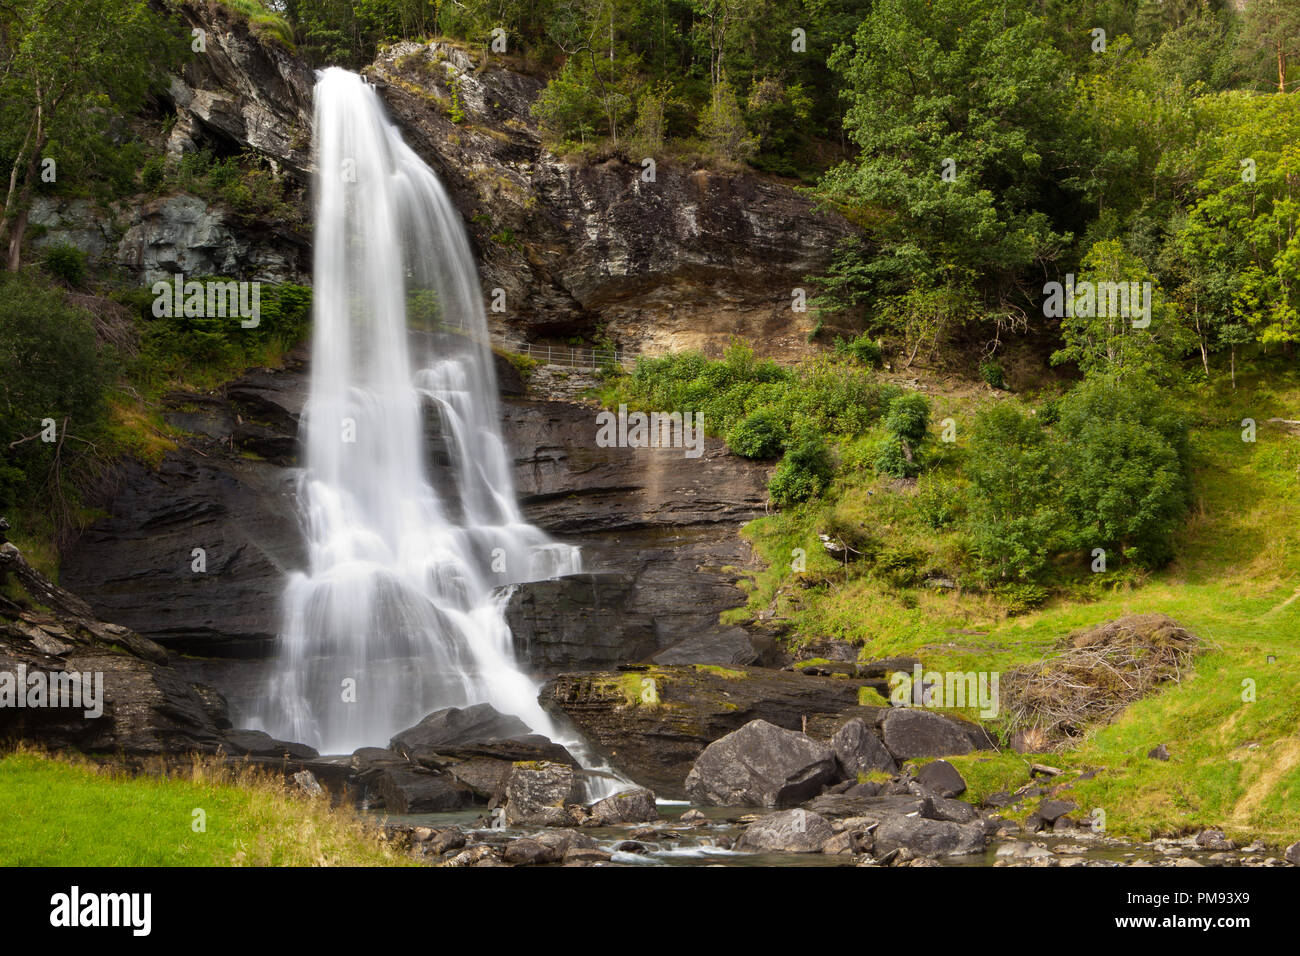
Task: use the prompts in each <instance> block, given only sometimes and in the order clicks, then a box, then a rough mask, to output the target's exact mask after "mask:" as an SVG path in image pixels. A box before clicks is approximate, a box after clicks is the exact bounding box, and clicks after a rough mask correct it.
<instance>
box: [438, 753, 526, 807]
mask: <svg viewBox="0 0 1300 956" xmlns="http://www.w3.org/2000/svg"><path fill="white" fill-rule="evenodd" d="M513 766H514V763H513V762H512V761H510V760H501V759H497V758H495V757H470V758H468V759H465V760H449V761H447V762H446V763H445V764H443V765H442V768H443V769H444V770H445V771H446V772H447V773H449V774H450V775H451V776H453V777H455V778H456V779H457V780H459V781H460V782H461V783H463V784H465V786H467V787H469V788H470V789H471V790H472V791H474V795H475V796H476V797H479V798H480V799H483V800H487V801H488V802H489V803H497V802H499V801H500V800H501V797H502V796H503V795H504V793H505V786H506V778H507V777H508V776H510V768H511V767H513Z"/></svg>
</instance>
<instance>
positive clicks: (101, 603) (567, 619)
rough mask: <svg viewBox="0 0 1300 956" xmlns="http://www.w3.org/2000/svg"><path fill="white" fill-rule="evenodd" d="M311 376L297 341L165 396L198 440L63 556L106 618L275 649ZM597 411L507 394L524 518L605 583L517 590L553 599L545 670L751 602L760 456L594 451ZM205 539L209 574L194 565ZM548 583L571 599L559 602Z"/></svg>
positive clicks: (528, 637) (293, 547)
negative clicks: (577, 555)
mask: <svg viewBox="0 0 1300 956" xmlns="http://www.w3.org/2000/svg"><path fill="white" fill-rule="evenodd" d="M510 372H511V366H509V365H508V363H504V362H503V363H501V368H500V373H501V375H502V378H503V381H505V383H506V386H507V387H508V388H512V389H514V390H518V389H519V388H520V387H521V386H520V385H519V383H518V381H517V379H516V380H515V381H514V382H511V381H510ZM306 388H307V369H306V356H305V354H304V353H303V352H301V351H300V352H297V353H294V354H291V355H290V356H289V358H288V361H287V363H286V367H285V368H283V369H276V370H271V369H260V370H254V371H252V372H250V373H248V374H247V375H245V376H244V377H242V378H241V379H239V380H237V381H235V382H232V383H230V384H229V385H227V386H225V387H224V388H223V389H221V390H220V391H219V392H218V393H215V394H199V393H183V392H177V393H173V394H171V395H169V396H167V399H166V401H167V404H168V411H167V413H166V418H167V420H168V421H169V422H170V423H171V424H173V425H175V426H177V427H178V428H181V429H184V430H185V431H186V432H188V433H189V435H190V437H189V438H187V439H186V440H185V442H184V443H183V444H182V446H181V447H180V448H179V449H177V450H176V451H175V452H172V453H169V454H168V455H167V456H166V458H165V459H164V460H163V462H162V463H161V465H160V466H159V467H157V468H152V467H148V466H146V465H143V464H138V463H131V464H128V465H126V466H125V468H124V470H123V472H122V474H121V477H120V481H119V486H118V489H117V491H116V493H115V494H114V496H113V498H112V500H111V501H110V502H108V503H107V505H106V510H108V511H109V516H108V517H106V518H104V519H101V520H100V521H97V522H96V523H95V524H94V525H92V526H91V527H90V528H89V529H88V530H87V531H86V532H85V533H84V534H83V535H82V537H81V539H80V540H79V541H78V542H76V543H75V545H73V546H72V547H71V548H69V549H68V550H67V552H66V553H65V554H64V556H63V566H62V580H63V582H64V583H65V584H66V585H67V586H68V587H70V588H71V589H72V590H74V591H75V592H77V593H78V594H81V595H82V596H83V597H84V598H85V599H86V600H87V601H89V602H90V604H91V605H92V606H93V607H94V608H95V610H96V612H97V613H98V614H100V615H101V616H103V617H105V618H106V619H109V620H113V621H117V622H120V623H122V624H124V625H126V626H128V627H131V628H133V629H134V630H136V631H139V632H140V633H142V634H145V635H147V636H148V637H149V638H151V639H153V640H155V641H158V642H159V643H160V644H163V645H165V646H167V647H169V648H171V649H173V650H179V651H184V652H186V653H191V654H199V655H203V656H217V657H243V658H259V657H263V656H265V655H266V654H267V653H268V652H269V649H270V645H271V642H272V641H273V640H274V638H275V635H276V633H277V632H278V630H279V625H280V617H279V615H280V609H279V600H280V594H281V592H282V589H283V586H284V577H285V574H286V573H287V572H288V571H290V570H293V569H295V568H301V567H302V566H303V564H304V562H305V555H304V542H303V533H302V530H301V528H300V527H299V525H298V521H297V517H296V515H297V505H296V498H295V496H296V490H297V489H296V472H295V471H294V469H293V468H292V466H293V465H294V464H296V461H297V452H298V444H297V429H298V419H299V416H300V414H301V411H302V406H303V402H304V399H305V395H306ZM595 412H596V409H594V408H592V407H590V406H581V405H575V404H571V403H567V402H549V401H538V400H531V399H525V398H521V397H515V398H509V399H507V401H506V402H505V403H504V416H503V418H504V420H503V431H504V437H505V439H506V442H507V444H508V445H509V447H510V448H511V449H512V450H513V452H514V459H515V480H516V486H517V488H518V489H519V492H520V498H521V501H522V503H523V508H524V513H525V516H526V517H527V518H528V519H529V520H530V521H533V522H534V523H536V524H538V525H539V526H541V527H543V528H545V529H547V530H549V531H552V532H554V533H560V534H565V535H568V536H569V537H570V540H573V541H574V542H575V543H578V544H580V545H581V546H582V547H583V550H584V561H585V565H586V567H587V568H589V569H591V570H593V571H596V572H599V574H600V581H601V582H602V587H601V588H599V589H593V588H591V587H584V586H579V583H578V582H566V583H563V584H560V585H555V584H550V585H547V584H538V585H527V586H525V587H524V588H521V589H520V592H519V593H518V594H517V595H516V599H515V602H514V606H515V608H516V610H515V611H514V612H513V613H514V615H515V620H522V618H521V617H520V614H521V611H520V610H519V609H521V608H524V607H526V606H532V607H536V606H537V605H538V604H541V605H545V606H547V610H546V612H545V613H543V614H538V615H536V616H535V617H530V623H529V624H528V626H527V627H523V626H521V627H520V629H519V633H518V635H517V637H518V640H519V643H520V650H521V651H522V652H523V653H524V655H525V658H526V659H527V660H530V661H531V662H532V664H533V665H534V667H535V668H536V669H537V670H539V671H549V670H555V669H559V668H568V667H574V666H608V665H612V664H613V663H615V662H617V661H619V660H626V659H628V657H627V655H628V654H631V655H633V659H636V658H639V657H641V656H644V655H648V654H650V653H653V652H654V651H656V650H658V649H660V648H663V647H667V646H668V645H670V644H673V643H676V642H677V641H679V640H681V639H682V638H683V637H684V636H686V635H688V634H691V633H695V632H698V631H699V630H700V629H701V628H705V629H708V628H716V626H717V617H718V613H719V612H720V611H722V610H724V609H726V608H728V607H733V606H735V605H737V604H739V603H741V601H742V600H743V595H742V594H741V592H740V591H738V590H737V589H736V588H735V587H734V583H735V581H736V579H737V578H738V577H739V576H740V575H741V574H742V573H743V569H744V567H745V566H746V565H747V564H748V562H749V561H750V557H749V554H748V550H747V547H746V545H745V544H744V543H743V542H742V541H741V540H740V539H739V538H738V537H737V535H736V534H735V529H736V526H737V525H738V523H740V522H742V521H745V520H748V519H749V518H752V517H754V516H756V515H758V514H761V513H762V511H763V506H764V500H765V497H766V495H765V491H764V487H765V482H766V472H767V468H766V467H765V466H763V465H761V464H757V463H754V462H748V461H745V460H744V459H740V458H737V457H735V456H733V455H731V454H729V453H728V452H727V451H726V449H725V447H723V446H722V445H721V443H720V442H718V441H717V440H715V439H710V440H708V442H707V444H706V450H705V453H704V455H703V456H702V457H701V458H698V459H687V458H685V457H684V456H683V454H682V450H681V449H670V448H654V449H629V448H599V447H597V446H596V442H595V437H596V427H595ZM429 420H430V424H429V427H428V431H427V434H426V443H427V449H428V451H427V457H428V461H429V465H430V468H431V471H432V473H433V476H434V478H435V480H437V476H438V473H439V470H440V469H442V468H445V467H446V466H447V458H446V450H445V447H444V446H443V443H442V441H441V437H440V436H439V434H438V432H437V427H436V424H434V422H436V416H430V419H429ZM196 548H202V549H203V558H204V562H205V569H204V570H203V571H196V570H195V569H194V568H195V564H194V560H195V559H194V554H195V551H194V549H196ZM547 587H552V588H555V587H559V588H560V589H561V590H563V591H564V592H565V597H564V599H563V600H562V601H559V602H558V603H555V604H552V603H551V602H550V599H549V598H548V597H547V596H545V595H544V594H543V593H542V592H543V591H544V590H545V588H547ZM550 597H555V595H551V596H550ZM579 632H581V633H582V634H587V635H589V636H591V635H597V634H598V635H600V637H599V639H596V638H594V637H593V639H592V641H591V642H590V651H589V653H588V654H587V656H586V657H584V656H583V653H582V652H579V651H576V650H574V651H573V653H571V654H568V655H563V654H560V655H558V656H557V652H556V651H555V649H554V646H553V645H554V644H555V643H556V641H558V640H560V637H561V636H562V635H565V634H568V635H570V640H571V641H572V640H573V639H574V638H575V637H576V635H578V634H579ZM584 643H585V642H584ZM602 645H603V646H604V650H602V649H601V647H602Z"/></svg>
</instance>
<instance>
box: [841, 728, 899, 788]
mask: <svg viewBox="0 0 1300 956" xmlns="http://www.w3.org/2000/svg"><path fill="white" fill-rule="evenodd" d="M831 748H832V749H833V750H834V751H835V759H836V761H838V763H839V768H840V773H841V774H842V775H843V776H845V777H847V778H849V779H855V778H856V777H857V775H858V774H860V773H871V772H872V771H876V770H883V771H885V772H886V773H893V772H894V771H896V770H897V769H898V764H897V762H896V761H895V760H894V758H893V755H891V754H890V752H889V751H888V750H887V749H886V748H885V745H884V743H883V742H882V741H881V739H880V737H879V736H877V735H876V732H875V730H874V728H873V727H872V726H871V724H869V723H867V721H865V720H863V719H862V718H860V717H855V718H853V719H852V720H848V721H845V723H844V725H843V726H842V727H840V729H839V730H837V731H835V736H834V737H832V738H831Z"/></svg>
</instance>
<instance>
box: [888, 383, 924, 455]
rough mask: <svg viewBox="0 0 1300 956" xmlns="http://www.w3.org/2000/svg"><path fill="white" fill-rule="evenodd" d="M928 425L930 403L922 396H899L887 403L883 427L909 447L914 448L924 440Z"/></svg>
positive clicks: (914, 394)
mask: <svg viewBox="0 0 1300 956" xmlns="http://www.w3.org/2000/svg"><path fill="white" fill-rule="evenodd" d="M929 425H930V403H929V402H927V401H926V400H925V396H924V395H918V394H916V393H914V392H913V393H910V394H907V395H900V396H898V397H897V398H895V399H894V400H893V401H892V402H890V403H889V412H888V414H886V415H885V427H886V428H887V429H889V431H890V432H891V433H892V434H894V435H897V436H898V437H899V438H901V439H902V440H903V441H905V442H907V443H908V444H909V445H911V446H913V447H915V446H917V445H919V444H921V442H923V441H924V440H925V432H926V429H927V428H928V427H929Z"/></svg>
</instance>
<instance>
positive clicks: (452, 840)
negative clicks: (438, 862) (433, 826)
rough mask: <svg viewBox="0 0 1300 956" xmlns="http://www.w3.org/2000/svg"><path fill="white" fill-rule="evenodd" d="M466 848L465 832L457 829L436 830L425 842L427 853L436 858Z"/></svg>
mask: <svg viewBox="0 0 1300 956" xmlns="http://www.w3.org/2000/svg"><path fill="white" fill-rule="evenodd" d="M464 846H465V832H464V831H463V830H460V829H457V828H456V827H444V828H442V829H438V830H434V831H433V834H432V835H431V836H430V837H429V839H428V840H426V841H424V849H425V851H426V852H428V853H431V854H433V855H434V856H441V855H442V854H444V853H450V852H451V851H452V850H459V849H462V848H463V847H464Z"/></svg>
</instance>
